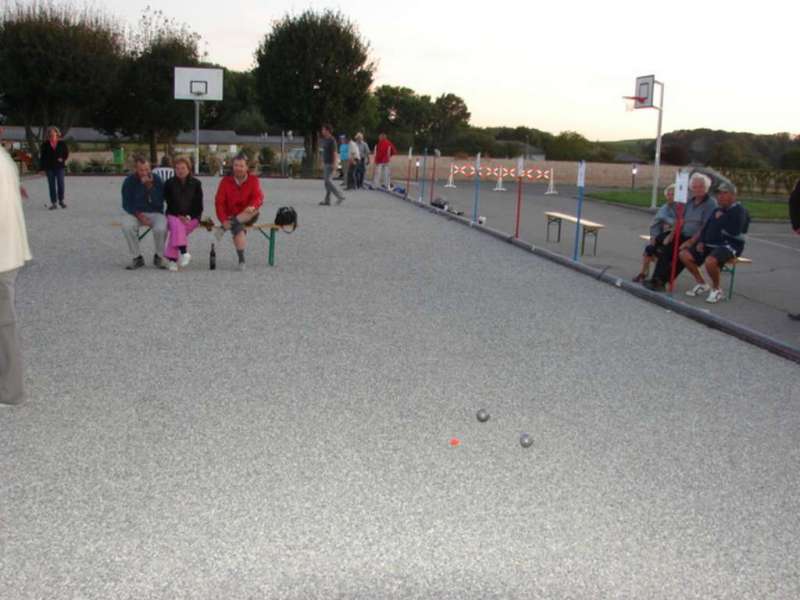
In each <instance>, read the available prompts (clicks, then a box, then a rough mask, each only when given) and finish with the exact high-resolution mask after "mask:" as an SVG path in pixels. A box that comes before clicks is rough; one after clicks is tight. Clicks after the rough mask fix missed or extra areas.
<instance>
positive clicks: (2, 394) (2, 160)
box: [0, 146, 31, 404]
mask: <svg viewBox="0 0 800 600" xmlns="http://www.w3.org/2000/svg"><path fill="white" fill-rule="evenodd" d="M23 196H24V197H27V194H26V193H25V190H24V189H23V188H21V187H20V184H19V175H18V173H17V165H16V164H14V161H13V159H12V158H11V156H10V155H9V154H8V152H6V150H5V148H3V147H2V146H0V404H20V403H21V402H22V401H23V400H24V399H25V389H24V386H23V376H22V353H21V352H20V348H19V337H18V335H17V315H16V310H15V308H14V282H15V280H16V277H17V271H18V270H19V269H20V268H21V267H22V266H23V265H24V264H25V261H28V260H30V259H31V251H30V248H29V247H28V234H27V231H26V230H25V216H24V214H23V212H22V197H23Z"/></svg>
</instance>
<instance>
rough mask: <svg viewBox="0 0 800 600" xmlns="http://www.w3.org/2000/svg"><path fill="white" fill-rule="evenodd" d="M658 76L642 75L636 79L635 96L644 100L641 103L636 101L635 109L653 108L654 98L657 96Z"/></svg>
mask: <svg viewBox="0 0 800 600" xmlns="http://www.w3.org/2000/svg"><path fill="white" fill-rule="evenodd" d="M655 87H656V76H655V75H642V76H641V77H637V78H636V89H635V90H634V92H633V95H634V96H637V97H639V98H643V100H642V101H641V102H640V101H639V100H637V101H636V103H635V104H634V106H633V107H634V108H653V96H655Z"/></svg>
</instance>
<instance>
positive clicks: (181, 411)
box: [0, 178, 800, 598]
mask: <svg viewBox="0 0 800 600" xmlns="http://www.w3.org/2000/svg"><path fill="white" fill-rule="evenodd" d="M203 182H204V187H205V190H206V195H207V196H209V197H211V196H213V190H214V188H215V181H214V180H213V179H210V178H209V179H204V180H203ZM67 184H68V186H67V190H68V202H70V208H69V209H68V210H66V211H58V212H54V213H49V212H48V211H46V210H44V209H42V208H41V206H42V205H43V204H44V200H43V199H44V198H45V197H46V182H44V181H43V180H36V181H31V182H30V183H29V184H28V189H29V191H30V192H31V195H32V196H33V198H34V199H33V200H31V201H30V202H29V204H28V205H27V209H26V216H27V219H28V228H29V231H30V236H31V242H32V246H33V252H34V255H35V257H36V261H35V262H34V263H33V264H31V265H30V266H28V267H27V268H26V269H25V270H24V271H23V272H22V273H21V274H20V276H19V278H18V309H19V313H20V314H19V316H20V323H21V333H22V337H23V346H24V350H25V359H26V364H27V368H28V370H27V380H28V384H29V390H30V395H31V399H30V401H29V402H28V403H27V404H26V405H23V406H22V407H18V408H4V409H0V444H1V445H2V448H3V452H2V453H1V454H2V455H1V456H0V473H2V478H0V541H2V544H1V547H2V555H1V556H2V562H1V566H0V597H3V598H42V597H43V598H47V597H59V598H220V597H229V598H265V597H270V598H272V597H274V598H381V597H390V598H430V597H439V598H465V597H467V598H473V597H474V598H492V597H497V598H531V597H541V598H553V597H558V598H585V597H597V598H600V597H609V598H610V597H625V598H641V597H653V598H675V597H682V598H693V597H694V598H743V597H752V598H786V597H795V596H798V595H800V573H798V568H797V566H796V562H797V561H796V557H797V556H798V550H800V542H798V539H800V536H798V534H800V516H798V515H800V511H799V510H798V508H800V507H798V503H799V502H798V498H800V495H799V494H798V492H800V490H799V489H798V488H799V487H800V485H798V473H799V472H800V471H799V470H798V466H800V464H798V463H800V451H799V450H798V448H800V446H799V445H798V439H799V438H800V435H799V434H800V408H799V406H798V401H800V394H798V391H797V384H798V376H797V368H796V366H795V365H793V364H792V363H790V362H788V361H784V360H782V359H780V358H778V357H775V356H773V355H770V354H768V353H767V352H764V351H762V350H759V349H757V348H754V347H751V346H749V345H747V344H744V343H742V342H739V341H738V340H736V339H733V338H730V337H728V336H725V335H723V334H721V333H718V332H715V331H712V330H709V329H706V328H704V327H702V326H700V325H699V324H697V323H694V322H692V321H690V320H688V319H683V318H676V317H675V316H674V315H672V314H670V313H668V312H667V311H664V310H663V309H660V308H658V307H656V306H653V305H650V304H648V303H646V302H643V301H640V300H638V299H636V298H634V297H632V296H630V295H628V294H626V293H624V292H621V291H619V290H616V289H615V288H613V287H610V286H608V285H605V284H601V283H598V282H593V281H592V280H591V279H589V278H587V277H585V276H583V275H580V274H577V273H573V272H572V271H570V270H568V269H563V268H561V267H558V266H557V265H554V264H551V263H549V262H547V261H544V260H541V259H539V258H537V257H534V256H531V255H530V254H528V253H525V252H522V251H520V250H519V249H516V248H513V247H511V246H510V245H508V244H504V243H502V242H500V241H497V240H495V239H493V238H491V237H489V236H485V235H482V234H479V233H478V232H476V231H471V230H470V229H469V228H466V227H463V226H461V225H459V224H457V223H453V222H448V221H447V220H444V219H440V218H433V217H432V216H430V215H428V214H426V213H425V212H424V211H421V210H418V209H416V208H415V207H412V206H409V205H407V204H405V203H403V202H402V201H399V200H396V199H393V198H391V197H389V196H386V195H383V194H377V193H372V192H359V193H350V194H349V196H348V199H347V201H346V202H345V203H344V204H343V205H342V206H340V207H329V208H327V207H319V206H317V204H316V203H317V202H318V201H319V199H320V198H321V195H322V192H321V190H322V186H321V183H320V182H314V181H272V180H268V181H263V182H262V185H263V186H264V189H265V191H266V193H267V206H268V207H269V208H265V209H264V213H263V214H264V215H269V216H271V215H272V214H273V213H274V211H275V209H276V208H277V206H280V205H283V204H290V205H293V206H295V207H296V208H297V209H298V212H299V215H300V229H299V230H298V231H297V232H296V233H295V234H293V235H291V236H287V235H284V234H280V235H279V239H278V244H277V263H276V267H275V268H270V267H268V266H266V264H265V261H266V243H265V240H261V239H260V236H251V237H250V245H251V246H250V250H249V251H248V270H247V271H246V272H244V273H239V272H237V271H234V270H233V267H234V262H235V254H234V252H233V250H232V248H231V244H230V240H229V239H228V238H226V239H225V240H223V242H222V243H221V244H219V245H218V250H217V261H218V270H217V271H215V272H210V271H209V270H208V264H207V260H208V256H207V254H208V246H209V243H210V241H211V237H210V236H209V235H208V234H206V233H205V232H198V233H196V234H194V235H193V237H192V238H191V242H190V252H192V253H193V255H194V257H195V258H194V260H193V262H192V264H191V265H190V267H189V268H188V269H187V270H186V271H184V272H181V273H177V274H175V273H168V272H165V271H156V270H155V269H152V268H147V269H143V270H140V271H137V272H135V273H130V272H127V271H125V270H124V269H123V268H122V267H123V266H124V264H126V261H127V260H128V257H127V250H126V247H125V244H124V240H123V239H122V234H121V233H120V232H119V231H118V230H116V229H113V228H111V227H110V226H108V224H109V223H110V222H111V221H112V220H113V219H114V218H115V217H116V215H117V214H118V208H117V207H118V203H119V200H118V197H119V196H118V190H119V185H120V184H121V179H119V178H107V179H106V178H69V179H68V180H67ZM39 198H41V199H42V201H41V202H39ZM206 206H207V209H208V210H207V214H208V213H210V212H211V210H210V209H211V201H210V198H209V199H207V202H206ZM262 220H269V218H266V219H262ZM143 249H144V250H145V251H146V256H147V258H148V263H149V262H150V259H151V254H152V250H151V249H152V242H151V241H150V238H149V237H148V238H146V239H145V240H144V241H143ZM669 347H678V348H681V351H680V353H678V355H677V356H675V357H670V358H669V359H666V358H664V357H663V351H662V350H661V349H662V348H669ZM481 407H484V408H487V409H488V410H489V411H490V413H491V415H492V418H491V419H490V421H489V422H488V423H485V424H480V423H478V422H477V420H476V419H475V412H476V411H477V409H478V408H481ZM522 431H527V432H530V433H531V434H532V435H533V436H534V439H535V444H534V446H533V447H532V448H530V449H527V450H525V449H522V448H521V447H520V446H519V443H518V438H519V434H520V433H521V432H522ZM451 437H458V438H459V439H461V441H462V444H461V446H459V447H457V448H451V447H449V446H448V440H449V439H450V438H451Z"/></svg>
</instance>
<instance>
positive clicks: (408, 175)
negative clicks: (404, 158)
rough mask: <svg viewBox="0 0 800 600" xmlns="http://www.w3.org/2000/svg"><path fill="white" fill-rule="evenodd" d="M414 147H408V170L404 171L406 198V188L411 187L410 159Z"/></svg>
mask: <svg viewBox="0 0 800 600" xmlns="http://www.w3.org/2000/svg"><path fill="white" fill-rule="evenodd" d="M413 150H414V148H412V147H409V148H408V172H407V173H406V195H405V197H406V198H408V190H410V189H411V160H412V156H411V154H412V152H413Z"/></svg>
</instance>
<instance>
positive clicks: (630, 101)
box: [622, 96, 647, 112]
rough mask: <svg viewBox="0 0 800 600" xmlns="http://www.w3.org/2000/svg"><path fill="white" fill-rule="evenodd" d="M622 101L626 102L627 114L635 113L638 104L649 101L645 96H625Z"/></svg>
mask: <svg viewBox="0 0 800 600" xmlns="http://www.w3.org/2000/svg"><path fill="white" fill-rule="evenodd" d="M622 99H623V100H624V101H625V112H633V111H634V110H636V105H637V104H641V103H642V102H644V101H645V100H647V98H645V97H644V96H623V97H622Z"/></svg>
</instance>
